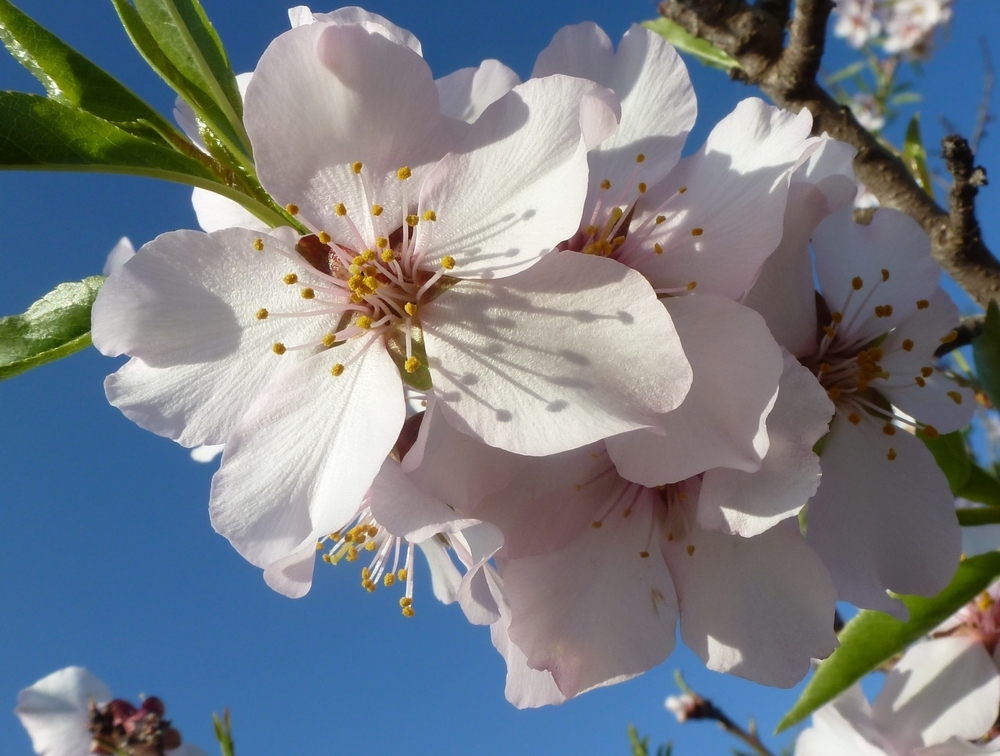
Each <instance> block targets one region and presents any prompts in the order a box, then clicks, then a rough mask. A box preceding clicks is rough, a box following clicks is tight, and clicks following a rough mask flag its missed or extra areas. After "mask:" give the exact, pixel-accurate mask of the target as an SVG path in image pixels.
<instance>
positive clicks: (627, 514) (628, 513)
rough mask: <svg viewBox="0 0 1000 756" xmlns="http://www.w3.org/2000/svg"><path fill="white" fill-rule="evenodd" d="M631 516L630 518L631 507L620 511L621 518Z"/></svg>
mask: <svg viewBox="0 0 1000 756" xmlns="http://www.w3.org/2000/svg"><path fill="white" fill-rule="evenodd" d="M631 516H632V507H626V508H625V509H624V510H623V511H622V517H631Z"/></svg>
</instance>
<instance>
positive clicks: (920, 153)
mask: <svg viewBox="0 0 1000 756" xmlns="http://www.w3.org/2000/svg"><path fill="white" fill-rule="evenodd" d="M903 161H904V162H905V163H906V167H907V168H908V169H909V171H910V173H912V174H913V178H915V179H916V180H917V183H918V184H920V188H921V189H923V190H924V191H925V192H926V193H927V194H928V195H930V196H931V197H933V196H934V188H933V187H932V186H931V174H930V171H928V170H927V150H925V149H924V142H923V139H922V138H921V136H920V116H919V115H914V116H913V118H911V119H910V124H909V126H907V127H906V138H905V139H904V140H903Z"/></svg>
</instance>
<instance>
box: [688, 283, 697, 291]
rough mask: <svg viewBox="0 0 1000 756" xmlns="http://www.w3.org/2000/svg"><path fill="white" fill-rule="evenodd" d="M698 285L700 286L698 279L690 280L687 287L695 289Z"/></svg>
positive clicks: (691, 289)
mask: <svg viewBox="0 0 1000 756" xmlns="http://www.w3.org/2000/svg"><path fill="white" fill-rule="evenodd" d="M697 287H698V282H697V281H688V285H687V287H686V288H687V290H688V291H694V290H695V289H696V288H697Z"/></svg>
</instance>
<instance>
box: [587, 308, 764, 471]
mask: <svg viewBox="0 0 1000 756" xmlns="http://www.w3.org/2000/svg"><path fill="white" fill-rule="evenodd" d="M664 305H665V306H666V308H667V311H668V312H669V313H670V317H671V319H672V320H673V321H674V325H675V327H676V328H677V333H678V334H679V336H680V339H681V344H682V345H683V347H684V354H685V355H686V356H687V358H688V360H689V361H690V363H691V369H692V371H694V378H693V380H692V383H691V390H690V391H689V392H688V394H687V396H686V397H685V398H684V401H683V402H682V403H681V405H680V407H678V408H677V409H675V410H673V411H672V412H668V413H667V414H665V415H660V416H659V417H658V418H657V422H656V424H655V425H654V426H653V429H650V430H645V429H644V430H638V431H632V432H631V433H625V434H622V435H620V436H614V437H612V438H609V439H608V440H607V444H608V452H609V453H610V454H611V458H612V459H613V460H614V462H615V465H617V467H618V472H619V473H621V475H622V477H624V478H627V479H628V480H632V481H635V482H636V483H642V484H643V485H646V486H658V485H662V484H664V483H676V482H678V481H681V480H685V479H687V478H690V477H692V476H694V475H697V474H698V473H701V472H704V471H705V470H709V469H711V468H713V467H730V468H733V469H737V470H745V471H747V472H753V471H754V470H757V469H758V468H759V467H760V465H761V458H762V457H763V455H764V453H765V452H766V451H767V445H768V441H767V431H766V430H765V428H764V421H765V420H766V418H767V414H768V413H769V412H770V411H771V406H772V403H773V401H774V397H775V392H776V391H777V390H778V378H779V377H780V376H781V371H782V357H781V349H780V348H779V347H778V345H777V344H776V343H775V342H774V339H773V338H771V334H770V332H769V331H768V330H767V326H766V325H764V319H763V318H762V317H761V316H760V315H758V314H757V313H756V312H754V311H753V310H751V309H750V308H749V307H743V306H742V305H738V304H736V303H735V302H733V301H731V300H729V299H726V298H725V297H718V296H712V295H710V294H708V295H701V294H694V295H692V296H686V297H674V298H671V299H668V300H666V301H665V302H664Z"/></svg>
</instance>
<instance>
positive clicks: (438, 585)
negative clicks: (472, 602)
mask: <svg viewBox="0 0 1000 756" xmlns="http://www.w3.org/2000/svg"><path fill="white" fill-rule="evenodd" d="M417 547H418V548H419V549H420V551H421V552H422V553H423V555H424V558H426V559H427V567H428V569H430V572H431V588H432V589H433V591H434V598H436V599H437V600H438V601H440V602H441V603H442V604H451V603H454V601H455V599H456V598H458V589H459V588H460V587H461V585H462V574H461V573H460V572H459V571H458V568H457V567H456V566H455V563H454V562H453V561H452V559H451V555H450V553H449V551H448V548H447V547H446V546H445V545H444V544H443V543H441V542H440V541H439V540H438V539H436V538H428V539H427V540H426V541H422V542H420V543H418V544H417Z"/></svg>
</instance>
